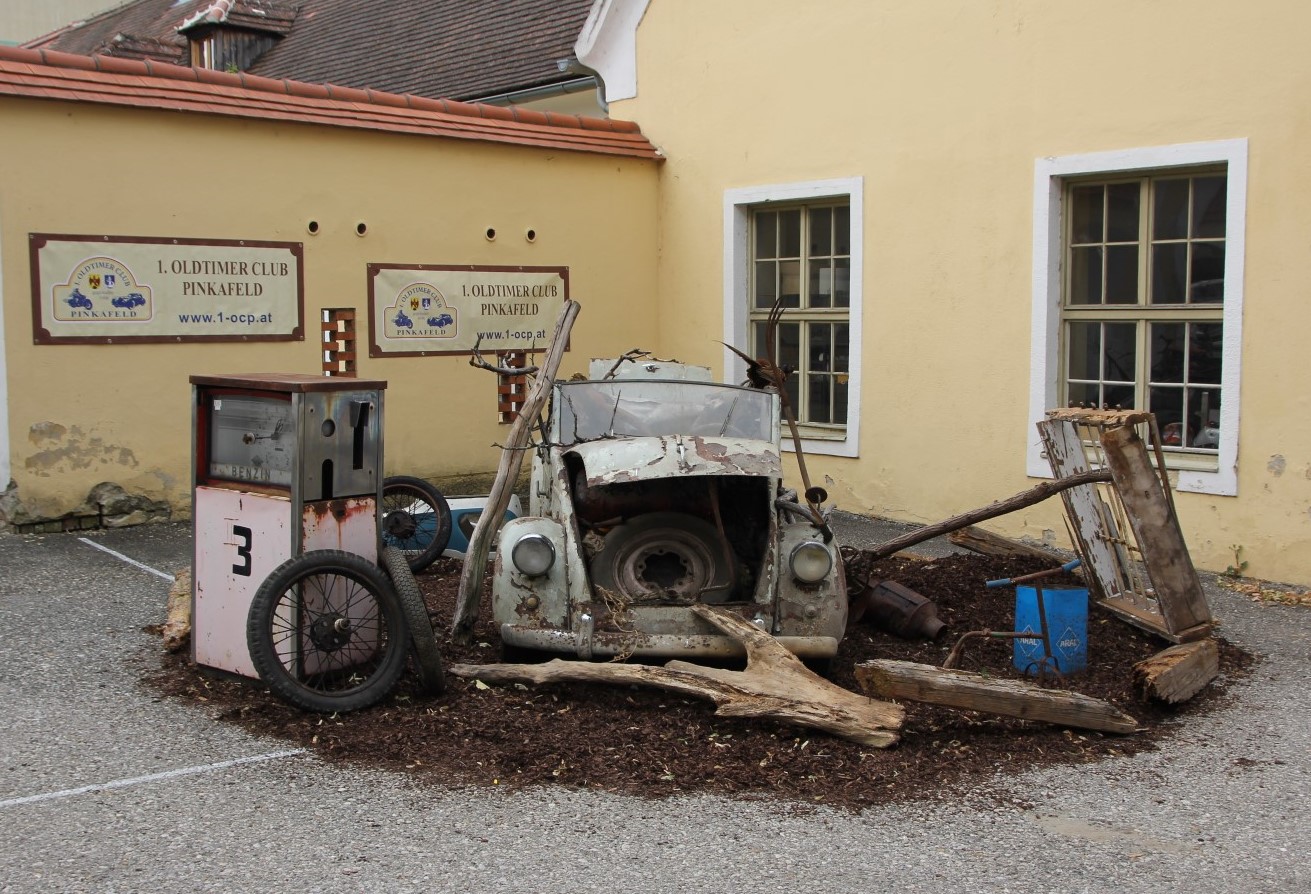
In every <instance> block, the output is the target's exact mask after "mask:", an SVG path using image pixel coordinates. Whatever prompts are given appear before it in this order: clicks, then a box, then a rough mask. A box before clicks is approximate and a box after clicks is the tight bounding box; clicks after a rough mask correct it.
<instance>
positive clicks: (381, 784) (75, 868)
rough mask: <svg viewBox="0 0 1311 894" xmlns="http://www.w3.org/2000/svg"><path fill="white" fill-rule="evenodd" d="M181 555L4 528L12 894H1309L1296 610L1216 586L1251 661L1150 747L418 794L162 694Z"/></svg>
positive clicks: (118, 536) (1, 856)
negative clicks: (153, 676) (730, 783)
mask: <svg viewBox="0 0 1311 894" xmlns="http://www.w3.org/2000/svg"><path fill="white" fill-rule="evenodd" d="M838 527H839V531H840V534H841V535H842V536H843V537H844V538H848V539H851V540H858V539H859V538H861V537H867V538H869V539H870V542H877V541H878V540H880V539H886V536H890V535H891V533H895V532H896V531H897V530H899V529H898V528H897V526H889V525H886V524H883V523H875V522H865V521H862V520H860V519H858V518H854V517H845V518H843V519H842V523H841V525H839V526H838ZM97 547H100V548H97ZM105 549H108V550H112V551H113V553H110V552H106V551H104V550H105ZM925 549H926V550H931V549H933V547H932V546H929V547H926V548H925ZM189 553H190V540H189V531H188V529H187V527H186V526H183V525H162V526H148V527H140V528H131V529H122V530H116V531H96V532H84V533H81V534H66V535H44V536H17V535H5V536H0V706H3V718H2V720H0V766H3V775H2V776H0V829H3V830H5V831H4V832H3V833H2V834H3V837H4V846H3V848H0V892H285V891H295V892H298V894H310V892H396V894H400V892H420V891H422V892H447V891H450V892H531V894H548V892H569V894H585V892H608V894H612V892H616V891H619V892H623V891H628V892H634V894H637V892H665V891H671V892H672V891H679V892H702V891H704V892H716V894H722V892H725V891H735V892H744V894H749V892H757V891H760V892H772V891H780V892H782V891H786V892H810V891H819V892H845V891H851V892H861V894H870V892H876V891H898V892H934V894H938V892H950V891H971V892H972V891H987V892H1008V891H1015V892H1026V894H1031V892H1061V894H1075V892H1084V891H1089V892H1148V891H1150V892H1155V894H1162V892H1170V891H1187V892H1188V894H1209V892H1226V894H1227V892H1234V891H1242V892H1245V894H1262V892H1270V894H1274V892H1300V891H1311V869H1309V868H1308V864H1309V863H1311V860H1308V858H1307V855H1306V850H1307V847H1308V846H1307V844H1306V837H1305V830H1306V829H1308V828H1311V774H1309V773H1308V768H1309V767H1311V754H1308V747H1307V743H1308V741H1309V736H1308V733H1309V732H1311V687H1308V686H1307V685H1306V681H1307V680H1308V679H1311V674H1308V671H1309V670H1311V668H1309V667H1308V665H1309V664H1311V648H1309V647H1311V610H1308V609H1299V608H1289V607H1280V606H1266V605H1259V604H1256V603H1253V602H1251V601H1249V600H1247V599H1246V598H1244V597H1242V596H1239V595H1236V594H1234V593H1231V592H1229V591H1227V590H1223V589H1218V588H1216V587H1214V585H1213V582H1211V581H1209V580H1208V582H1207V587H1208V594H1209V596H1210V598H1211V604H1212V608H1213V610H1214V612H1215V614H1216V615H1217V616H1219V617H1220V618H1221V620H1222V628H1221V631H1222V633H1223V635H1224V636H1225V637H1227V638H1228V639H1230V640H1231V641H1233V642H1235V643H1236V644H1238V645H1240V646H1242V647H1243V648H1245V649H1247V650H1249V651H1253V652H1257V653H1259V654H1260V655H1261V656H1262V660H1261V661H1260V662H1259V663H1258V664H1257V666H1256V668H1255V670H1254V672H1253V673H1252V674H1251V675H1250V676H1248V677H1245V678H1243V679H1241V680H1237V681H1230V682H1229V683H1228V694H1227V696H1226V698H1225V699H1224V704H1223V705H1222V706H1221V707H1219V708H1218V709H1216V710H1213V711H1211V712H1210V713H1208V714H1207V715H1206V716H1204V717H1196V718H1187V719H1185V720H1183V721H1182V722H1181V723H1180V728H1179V729H1178V730H1177V732H1176V733H1175V734H1174V735H1173V736H1171V737H1170V738H1169V740H1168V741H1167V742H1166V743H1165V744H1164V746H1163V747H1162V748H1160V749H1159V750H1157V751H1154V752H1151V753H1146V754H1140V755H1137V756H1135V757H1131V758H1117V759H1110V760H1103V761H1100V762H1098V763H1094V764H1088V765H1083V766H1070V767H1058V768H1051V769H1045V770H1041V771H1033V772H1026V773H1023V774H1020V775H1009V776H999V777H997V778H995V779H993V780H990V781H989V782H987V783H986V784H984V785H982V786H980V787H979V789H978V790H977V791H974V792H971V793H969V794H968V795H967V796H966V797H964V798H952V799H945V798H934V797H931V796H930V797H926V799H925V800H924V801H922V802H916V803H912V804H901V805H892V806H887V807H877V808H872V809H869V810H866V811H864V812H863V813H861V814H859V815H852V814H848V813H843V812H840V811H835V810H831V809H828V808H813V809H812V808H810V807H809V806H802V807H800V808H799V807H798V806H797V805H792V804H787V803H778V802H771V801H750V802H739V801H730V800H725V799H721V798H714V797H705V796H702V795H697V794H688V795H687V796H685V797H681V798H676V799H672V800H664V801H647V800H641V799H634V798H628V797H620V796H613V795H605V794H596V793H592V792H585V791H570V790H564V789H542V790H536V791H531V792H520V793H508V792H500V791H496V790H490V791H489V790H487V789H463V790H462V789H446V788H440V787H436V788H434V787H419V786H417V785H415V784H413V783H412V782H411V781H410V780H409V779H408V778H406V777H404V776H401V775H395V774H388V773H383V772H371V771H367V770H361V769H356V768H349V767H338V766H328V765H325V764H322V763H320V762H319V761H318V760H316V759H315V757H314V756H313V755H312V754H309V753H306V752H302V751H298V750H296V749H294V748H291V747H290V746H288V745H287V744H286V743H285V742H282V741H278V740H267V739H259V738H255V737H252V736H250V735H248V734H246V733H244V732H242V731H240V730H238V729H236V728H234V727H231V726H228V725H226V724H225V723H223V722H220V721H216V720H215V719H213V717H212V716H211V715H210V713H209V712H207V711H206V709H205V708H204V707H203V706H194V707H193V706H184V705H179V704H175V703H171V702H168V701H160V700H159V699H158V698H156V697H155V696H154V695H153V694H152V693H151V691H150V690H149V689H148V688H146V687H143V686H142V685H141V683H140V679H141V676H142V674H143V672H144V671H145V670H146V669H147V668H148V667H150V666H152V665H154V666H157V662H158V650H159V649H160V640H159V638H158V637H156V636H152V635H150V634H147V633H145V632H143V630H142V628H143V627H144V626H146V625H148V624H153V623H158V622H160V621H162V620H163V613H164V602H165V595H166V593H167V591H168V587H169V578H171V575H172V572H174V571H175V570H177V569H180V568H183V567H186V566H187V565H188V563H189ZM133 563H137V564H133Z"/></svg>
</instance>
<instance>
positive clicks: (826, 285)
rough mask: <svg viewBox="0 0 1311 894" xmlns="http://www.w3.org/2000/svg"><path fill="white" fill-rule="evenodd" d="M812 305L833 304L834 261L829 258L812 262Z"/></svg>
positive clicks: (825, 305) (810, 294)
mask: <svg viewBox="0 0 1311 894" xmlns="http://www.w3.org/2000/svg"><path fill="white" fill-rule="evenodd" d="M809 297H810V302H809V303H810V306H811V307H832V306H833V262H832V261H830V260H829V259H828V258H824V259H823V260H819V261H811V262H810V293H809Z"/></svg>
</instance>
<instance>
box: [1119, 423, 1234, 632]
mask: <svg viewBox="0 0 1311 894" xmlns="http://www.w3.org/2000/svg"><path fill="white" fill-rule="evenodd" d="M1102 448H1103V450H1104V451H1105V452H1106V462H1107V465H1108V466H1109V467H1110V470H1111V477H1112V478H1113V479H1114V481H1115V491H1116V493H1117V494H1119V496H1120V501H1121V502H1122V503H1123V504H1124V508H1125V510H1126V514H1127V515H1128V517H1129V524H1130V527H1132V528H1133V533H1134V539H1135V540H1136V541H1137V543H1138V550H1139V551H1140V552H1141V553H1142V556H1143V564H1144V565H1145V566H1146V568H1147V574H1148V576H1149V577H1150V578H1151V580H1152V589H1153V590H1154V591H1155V595H1156V602H1157V605H1158V606H1159V608H1160V611H1161V615H1162V616H1163V617H1164V618H1165V625H1166V629H1167V630H1168V631H1169V632H1170V633H1179V632H1180V631H1184V630H1188V629H1190V628H1194V627H1197V626H1198V625H1202V624H1209V623H1210V622H1211V608H1210V606H1209V605H1208V604H1207V602H1206V594H1205V593H1204V592H1203V591H1202V582H1201V580H1200V579H1199V578H1198V577H1197V569H1196V568H1194V567H1193V560H1192V558H1191V557H1190V556H1189V555H1188V545H1187V544H1186V543H1185V542H1184V535H1183V531H1182V530H1181V529H1180V527H1179V520H1178V519H1177V518H1176V517H1175V514H1174V511H1173V506H1172V505H1171V503H1170V501H1169V499H1168V497H1167V494H1165V493H1164V492H1163V490H1162V487H1161V479H1160V477H1159V476H1158V475H1157V473H1156V470H1155V469H1154V468H1153V467H1152V463H1151V460H1150V459H1148V457H1147V449H1146V447H1145V445H1144V444H1143V440H1142V438H1140V437H1138V433H1137V432H1136V431H1135V430H1134V429H1133V428H1131V427H1129V426H1125V427H1123V428H1112V429H1107V430H1106V431H1104V432H1103V433H1102Z"/></svg>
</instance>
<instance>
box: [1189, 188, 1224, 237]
mask: <svg viewBox="0 0 1311 894" xmlns="http://www.w3.org/2000/svg"><path fill="white" fill-rule="evenodd" d="M1225 180H1226V178H1225V177H1223V176H1221V177H1194V178H1193V236H1194V237H1196V238H1199V239H1206V238H1223V237H1224V235H1225V201H1226V198H1227V196H1226V188H1225Z"/></svg>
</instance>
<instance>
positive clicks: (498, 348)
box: [369, 264, 569, 357]
mask: <svg viewBox="0 0 1311 894" xmlns="http://www.w3.org/2000/svg"><path fill="white" fill-rule="evenodd" d="M568 297H569V268H567V267H475V266H467V265H466V266H439V265H432V264H423V265H402V264H370V265H369V356H370V357H394V356H423V355H427V354H470V353H472V352H473V351H474V350H475V349H477V350H480V351H484V352H487V353H489V354H490V353H504V352H506V351H526V350H532V349H536V350H543V349H545V347H546V343H547V341H548V340H549V339H550V337H551V333H552V332H553V331H554V329H555V323H556V320H557V318H558V317H559V316H560V310H561V308H562V307H564V302H565V299H566V298H568Z"/></svg>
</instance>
